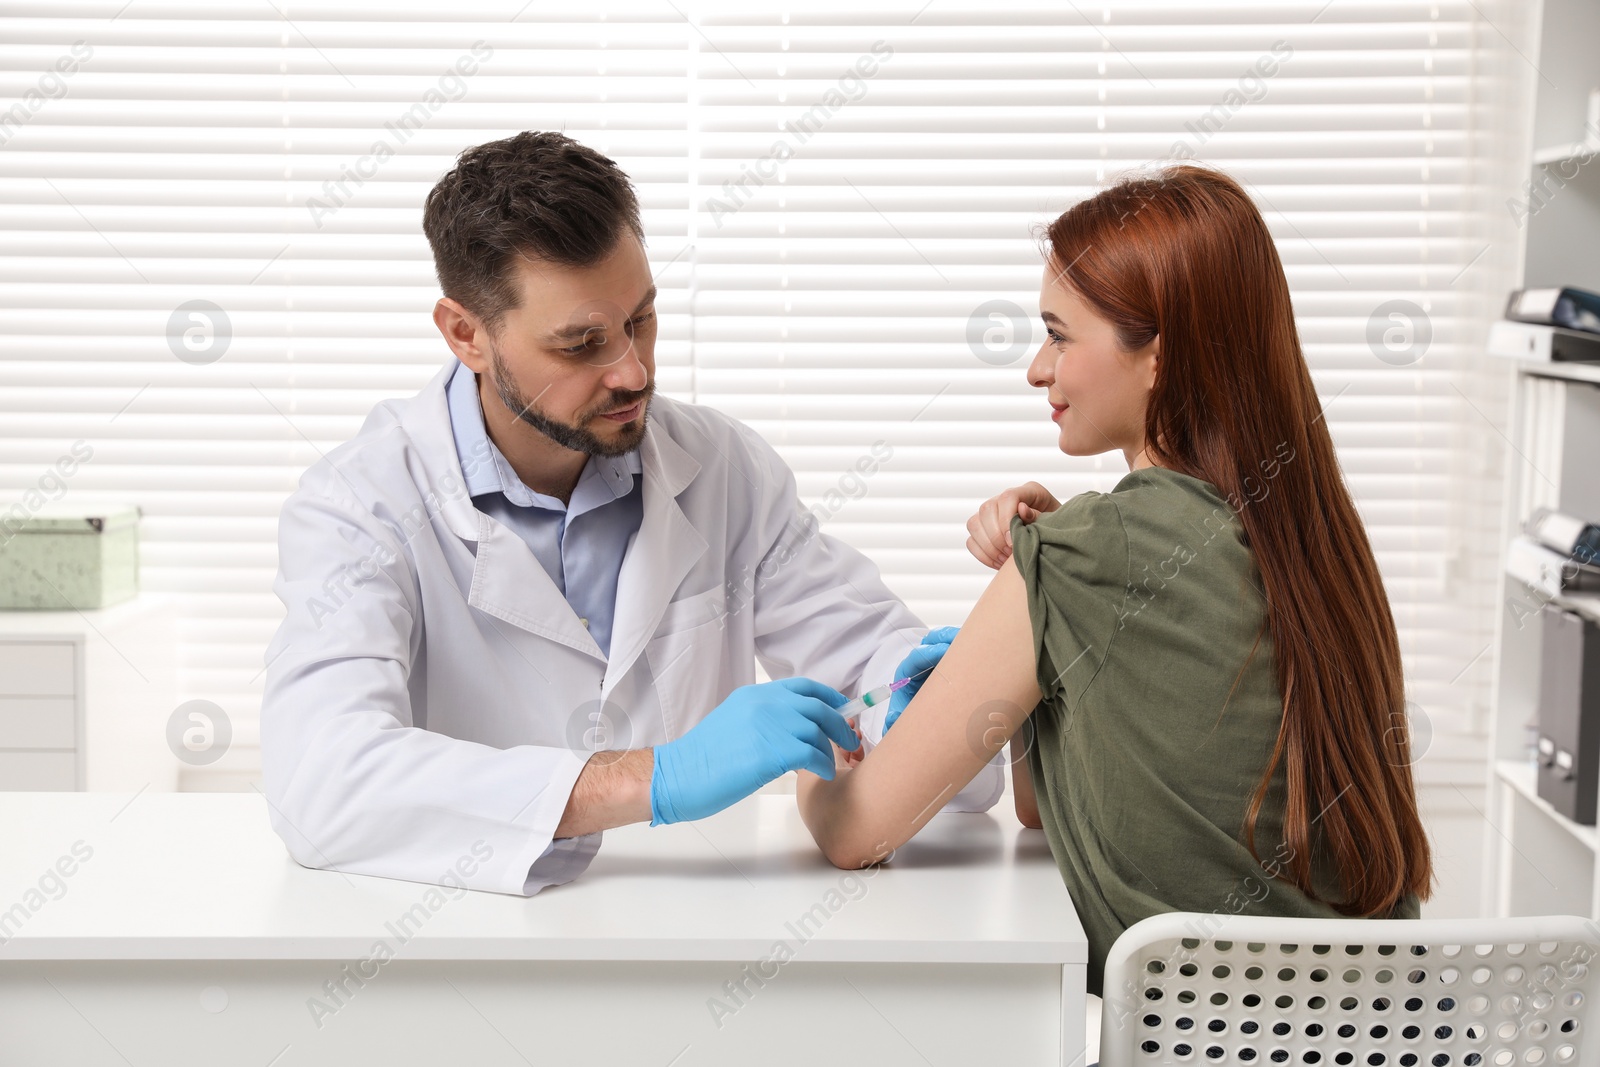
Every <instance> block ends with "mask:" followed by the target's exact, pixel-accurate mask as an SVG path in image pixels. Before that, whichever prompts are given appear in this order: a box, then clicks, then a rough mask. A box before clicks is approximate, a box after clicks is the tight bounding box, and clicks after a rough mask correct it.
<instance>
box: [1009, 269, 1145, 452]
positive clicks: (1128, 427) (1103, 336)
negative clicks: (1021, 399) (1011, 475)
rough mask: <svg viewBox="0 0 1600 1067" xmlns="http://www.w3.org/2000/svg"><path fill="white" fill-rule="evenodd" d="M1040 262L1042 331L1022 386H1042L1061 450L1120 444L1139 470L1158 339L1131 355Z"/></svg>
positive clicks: (1106, 325)
mask: <svg viewBox="0 0 1600 1067" xmlns="http://www.w3.org/2000/svg"><path fill="white" fill-rule="evenodd" d="M1056 277H1057V274H1056V271H1055V269H1054V268H1053V267H1052V266H1051V265H1050V264H1048V263H1047V264H1046V265H1045V269H1044V280H1043V283H1042V284H1041V285H1040V287H1039V315H1040V317H1041V318H1042V319H1044V324H1045V329H1046V330H1047V331H1048V334H1049V336H1048V337H1047V338H1046V339H1045V343H1044V344H1043V345H1042V346H1040V348H1039V351H1038V353H1037V354H1036V355H1035V356H1034V357H1033V362H1032V363H1030V364H1029V365H1028V384H1029V385H1033V386H1037V387H1038V388H1040V389H1043V390H1044V391H1045V397H1046V399H1047V400H1049V402H1050V407H1051V416H1050V417H1051V418H1052V419H1054V420H1055V422H1056V423H1057V425H1059V426H1060V428H1061V431H1060V441H1059V443H1060V446H1061V451H1063V452H1065V453H1066V454H1067V455H1069V456H1094V455H1099V454H1100V453H1101V452H1109V451H1111V450H1112V449H1120V450H1121V451H1122V453H1123V455H1124V457H1125V458H1126V459H1127V461H1128V467H1129V469H1136V468H1138V467H1145V466H1149V465H1150V461H1149V460H1148V459H1147V458H1145V456H1144V447H1145V442H1144V413H1145V404H1146V401H1147V400H1148V399H1149V397H1150V389H1151V387H1152V386H1153V385H1154V384H1155V380H1156V361H1157V360H1158V359H1159V357H1160V349H1161V338H1159V337H1157V338H1155V339H1154V340H1152V341H1151V342H1150V343H1149V344H1148V345H1146V346H1145V347H1143V348H1141V349H1139V350H1138V351H1135V352H1125V351H1123V350H1122V348H1120V347H1119V346H1118V344H1117V336H1116V331H1115V329H1114V328H1113V327H1112V325H1111V323H1110V322H1109V321H1107V320H1106V319H1103V318H1101V317H1100V316H1099V315H1098V314H1096V313H1095V312H1094V310H1093V309H1092V308H1091V307H1090V306H1089V305H1088V304H1086V303H1084V302H1083V301H1082V300H1081V299H1079V297H1078V295H1077V293H1075V292H1073V291H1072V290H1070V289H1068V288H1067V287H1066V286H1065V285H1063V284H1061V283H1060V282H1058V281H1056Z"/></svg>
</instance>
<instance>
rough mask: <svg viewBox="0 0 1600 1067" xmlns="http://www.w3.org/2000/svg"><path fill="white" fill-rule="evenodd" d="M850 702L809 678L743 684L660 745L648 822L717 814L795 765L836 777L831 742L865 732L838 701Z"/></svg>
mask: <svg viewBox="0 0 1600 1067" xmlns="http://www.w3.org/2000/svg"><path fill="white" fill-rule="evenodd" d="M847 702H848V698H846V697H845V695H844V694H843V693H841V692H839V691H838V690H836V689H831V688H829V687H828V686H825V685H823V684H822V683H821V682H814V681H812V680H811V679H810V678H784V679H782V680H780V681H776V682H764V683H762V684H761V685H746V686H740V687H739V688H738V689H735V690H734V691H733V692H732V693H730V694H728V699H726V700H724V701H723V702H722V703H721V704H718V705H717V706H716V707H715V708H713V709H711V713H710V714H709V715H707V716H706V717H705V718H704V719H701V720H700V721H699V722H698V723H696V724H695V725H694V726H693V727H692V728H691V729H690V730H689V732H688V733H686V734H684V735H683V736H682V737H680V738H678V739H677V740H676V741H668V742H667V743H666V744H664V745H657V746H656V747H655V767H654V771H653V772H652V775H651V778H650V825H651V826H660V825H662V824H663V823H674V822H684V821H686V820H691V819H703V818H705V817H706V816H707V815H714V814H716V813H717V812H719V811H721V810H722V809H723V808H725V807H727V806H728V805H729V804H733V803H735V802H737V801H740V800H743V799H744V798H745V797H747V796H749V795H750V794H751V793H754V792H755V791H756V790H757V789H760V788H761V787H762V786H764V785H766V784H767V783H768V782H770V781H772V780H773V779H774V778H777V777H779V776H780V775H783V774H787V773H788V772H790V771H794V770H800V769H801V768H804V769H805V770H808V771H811V772H813V773H814V774H816V775H817V776H818V777H820V778H827V779H829V780H830V781H831V780H832V778H833V746H832V745H830V744H829V743H828V742H829V740H830V739H831V740H832V741H833V742H834V743H836V744H837V745H838V746H839V747H840V748H843V749H846V750H848V751H851V752H854V751H855V750H856V749H857V748H859V747H860V745H861V740H860V738H858V737H856V734H855V731H854V730H852V729H851V728H850V724H849V723H848V722H846V721H845V718H844V716H843V715H840V714H839V712H838V711H837V710H835V709H837V708H839V707H840V706H841V705H843V704H845V703H847Z"/></svg>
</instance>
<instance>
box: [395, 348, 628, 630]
mask: <svg viewBox="0 0 1600 1067" xmlns="http://www.w3.org/2000/svg"><path fill="white" fill-rule="evenodd" d="M454 370H455V361H454V360H452V361H451V362H450V363H449V364H447V365H446V366H445V367H444V369H443V370H441V371H440V372H439V374H437V375H436V376H435V377H434V379H433V380H432V381H431V382H429V383H428V386H427V388H425V389H424V390H423V391H422V393H421V394H419V395H418V397H417V399H416V401H415V402H414V403H413V404H412V405H411V406H410V408H409V409H408V410H407V413H406V415H405V417H404V419H403V422H404V425H405V428H406V433H407V436H409V437H410V438H411V440H412V442H413V443H414V444H415V445H416V455H415V456H414V462H413V463H412V468H413V470H414V471H417V472H419V473H420V476H421V478H420V481H421V485H420V487H421V488H422V490H423V493H422V495H423V497H424V500H425V507H426V508H427V509H428V510H429V511H430V512H436V513H437V514H438V515H439V516H440V517H441V518H442V519H443V520H444V524H445V526H446V527H448V528H449V530H450V532H452V533H454V534H455V535H456V536H457V537H460V538H461V539H462V540H463V541H476V542H477V544H478V547H477V551H476V556H477V559H476V562H475V563H474V564H473V567H472V586H471V588H470V590H468V593H467V603H468V604H470V605H471V606H472V607H474V608H477V609H478V610H479V611H482V612H485V613H487V614H489V615H492V616H494V617H495V618H497V619H504V620H505V621H506V622H509V623H511V624H512V625H513V626H516V627H518V628H520V629H523V630H526V631H528V632H529V633H532V634H538V635H539V636H540V637H546V638H549V639H550V640H552V641H558V642H560V643H561V644H563V645H566V646H567V647H569V648H575V649H577V650H578V651H579V652H583V653H585V654H587V655H590V656H593V657H594V658H596V659H602V660H603V659H604V658H605V656H604V654H603V653H602V652H601V651H600V646H599V645H597V644H595V640H594V638H593V637H591V636H590V634H589V631H588V630H587V629H585V628H584V625H583V622H582V620H580V619H579V618H578V615H577V612H575V611H573V610H572V605H571V604H569V603H567V598H566V597H564V596H562V595H561V591H560V590H559V589H557V588H556V583H555V582H554V581H553V580H552V579H551V578H550V575H548V574H546V573H545V569H544V567H543V566H541V565H540V563H539V559H538V557H537V556H535V555H534V554H533V553H532V552H531V551H530V550H529V549H528V546H527V543H526V542H524V541H523V540H522V538H521V537H519V536H517V533H516V531H515V530H512V529H511V528H510V527H508V526H506V525H505V524H504V523H500V522H496V521H495V520H493V519H491V518H490V517H489V516H487V515H485V514H484V513H483V512H481V511H479V510H478V509H477V507H476V506H474V505H473V503H472V498H471V497H470V496H468V494H467V489H466V478H465V477H464V476H463V475H462V472H461V457H459V456H457V455H456V444H455V436H454V435H453V434H452V433H451V431H450V409H449V403H448V401H447V399H446V396H445V386H446V383H448V382H449V380H450V375H451V373H452V372H453V371H454Z"/></svg>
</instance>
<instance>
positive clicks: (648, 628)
mask: <svg viewBox="0 0 1600 1067" xmlns="http://www.w3.org/2000/svg"><path fill="white" fill-rule="evenodd" d="M639 458H640V463H641V466H643V468H644V518H643V521H642V522H641V523H640V525H639V532H638V534H637V535H636V536H635V537H634V539H633V543H632V544H631V545H629V546H628V554H627V556H626V557H624V559H623V561H622V572H621V573H620V574H619V575H618V576H617V606H616V614H615V621H614V623H613V624H612V628H611V662H610V663H609V664H607V666H606V678H605V683H604V690H605V691H606V692H610V691H611V689H612V687H613V686H615V685H616V683H617V682H618V681H619V680H620V679H621V678H622V677H623V675H625V674H627V673H628V670H629V668H631V667H632V666H633V664H634V662H635V661H636V660H637V659H638V658H639V655H640V653H642V652H643V651H644V647H645V645H646V644H648V643H649V641H650V638H651V637H653V636H654V635H655V631H656V626H657V625H658V624H659V623H660V622H661V616H662V615H663V614H664V613H665V612H666V609H667V603H668V602H669V601H670V600H671V599H672V595H673V594H674V593H675V592H677V590H678V585H679V583H681V582H682V581H683V579H684V578H685V577H686V576H687V575H688V573H689V571H690V570H691V569H692V568H693V567H694V565H695V564H696V563H697V562H699V560H700V557H701V556H703V555H705V552H706V547H707V545H706V539H705V538H704V537H702V536H701V535H700V531H698V530H696V529H695V528H694V525H693V524H692V523H690V521H689V519H688V516H686V515H684V513H683V509H682V508H681V507H679V506H678V494H679V493H681V492H682V491H683V490H684V488H685V487H687V486H688V484H689V483H690V482H691V481H693V480H694V477H695V475H696V474H698V473H699V472H700V464H699V462H698V461H696V460H695V458H694V457H693V456H691V455H690V454H689V453H688V452H686V451H684V449H683V448H682V446H680V445H679V444H678V443H677V442H676V441H674V440H673V439H672V438H671V437H669V436H667V434H666V433H665V432H664V431H663V429H662V424H661V420H659V419H654V420H652V421H651V423H650V428H649V430H648V431H647V432H646V433H645V436H644V440H643V441H642V442H641V443H640V446H639Z"/></svg>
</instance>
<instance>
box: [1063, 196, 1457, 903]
mask: <svg viewBox="0 0 1600 1067" xmlns="http://www.w3.org/2000/svg"><path fill="white" fill-rule="evenodd" d="M1048 238H1049V243H1050V250H1049V260H1050V262H1051V264H1052V267H1051V269H1052V270H1053V271H1056V272H1059V273H1058V275H1057V280H1058V283H1060V284H1065V285H1066V286H1068V287H1069V288H1070V289H1071V290H1072V291H1074V292H1076V293H1077V294H1078V295H1079V296H1080V297H1081V298H1082V299H1083V300H1085V301H1086V302H1087V303H1088V304H1089V305H1090V306H1092V307H1093V308H1095V309H1096V310H1097V311H1098V312H1099V314H1100V315H1102V316H1103V317H1104V318H1106V319H1107V320H1109V321H1110V322H1112V323H1113V324H1114V325H1115V326H1116V329H1117V337H1118V341H1119V343H1120V344H1121V345H1122V347H1123V348H1125V349H1128V350H1135V349H1138V348H1142V347H1143V346H1145V345H1147V344H1149V343H1150V341H1151V340H1152V339H1153V338H1155V337H1157V336H1159V337H1160V338H1161V348H1160V358H1159V360H1158V361H1157V369H1156V376H1155V385H1154V387H1153V389H1152V390H1151V393H1150V400H1149V406H1148V409H1147V412H1146V416H1145V440H1146V447H1147V449H1148V454H1149V456H1150V459H1151V460H1152V461H1153V462H1155V463H1157V464H1159V465H1161V466H1163V467H1168V468H1171V469H1173V470H1176V471H1179V472H1181V473H1184V474H1188V475H1191V476H1193V477H1196V478H1200V479H1203V480H1205V481H1207V482H1210V483H1211V484H1212V485H1214V486H1216V488H1217V489H1218V490H1219V491H1220V492H1221V494H1222V496H1223V498H1224V499H1226V500H1227V501H1228V502H1229V503H1230V504H1231V505H1232V506H1233V507H1234V510H1235V511H1237V513H1238V515H1239V518H1240V520H1241V521H1242V523H1243V525H1244V533H1245V538H1246V543H1247V544H1248V545H1249V546H1250V549H1251V551H1252V554H1253V556H1254V559H1255V563H1256V566H1257V568H1258V570H1259V571H1260V574H1261V584H1262V589H1261V592H1262V594H1263V595H1264V597H1265V600H1266V606H1267V610H1266V615H1267V620H1266V625H1267V626H1269V627H1270V630H1271V635H1272V648H1273V652H1274V654H1275V657H1276V664H1277V674H1278V682H1279V686H1280V689H1281V691H1282V693H1283V721H1282V725H1281V726H1280V728H1279V731H1278V738H1277V743H1276V745H1275V746H1274V747H1273V751H1272V756H1271V759H1270V760H1269V761H1268V763H1267V766H1266V771H1265V773H1264V774H1263V775H1262V777H1261V781H1260V783H1259V784H1258V785H1257V787H1256V790H1255V792H1254V794H1253V795H1252V797H1251V799H1250V802H1249V805H1248V808H1247V811H1246V813H1245V821H1244V836H1245V843H1246V844H1247V846H1248V847H1249V848H1250V850H1251V854H1252V855H1254V856H1256V858H1257V859H1258V860H1259V859H1260V855H1259V853H1257V851H1256V844H1255V831H1256V822H1257V819H1258V816H1259V815H1260V813H1261V808H1262V804H1263V801H1264V800H1265V798H1266V796H1267V792H1268V787H1269V786H1270V784H1271V782H1272V778H1273V774H1274V772H1275V770H1276V768H1277V767H1278V765H1279V764H1280V763H1282V764H1284V765H1285V769H1286V776H1285V777H1286V782H1287V787H1288V788H1287V796H1286V798H1285V809H1284V821H1283V828H1284V843H1285V844H1286V845H1287V846H1288V847H1289V848H1290V849H1292V853H1290V856H1291V858H1290V859H1289V861H1288V862H1287V863H1286V864H1284V865H1283V866H1284V875H1283V876H1284V877H1287V878H1288V879H1289V880H1290V881H1291V882H1292V884H1294V885H1295V886H1297V887H1298V888H1299V889H1301V890H1302V891H1304V892H1306V893H1307V894H1309V895H1312V896H1316V893H1315V892H1314V890H1313V888H1312V873H1311V872H1312V866H1311V858H1312V854H1313V847H1314V837H1313V835H1314V832H1315V830H1316V829H1317V828H1319V827H1320V830H1321V833H1322V839H1323V842H1325V847H1326V848H1327V849H1328V850H1329V852H1330V853H1331V855H1332V858H1333V860H1334V862H1335V865H1336V866H1337V869H1338V871H1339V876H1340V883H1341V890H1342V892H1343V896H1344V899H1343V900H1342V901H1331V902H1330V903H1333V904H1334V905H1335V906H1336V907H1337V908H1338V909H1339V910H1340V911H1342V912H1344V913H1345V914H1348V915H1380V914H1383V913H1386V912H1387V911H1388V910H1389V909H1390V908H1392V907H1393V906H1394V904H1395V903H1396V902H1397V901H1398V900H1399V899H1400V898H1401V897H1403V896H1404V895H1406V894H1408V893H1416V894H1417V895H1418V896H1419V898H1426V897H1427V896H1428V895H1429V893H1430V891H1431V884H1430V883H1431V880H1432V859H1431V855H1430V849H1429V846H1428V838H1427V834H1426V833H1425V832H1424V830H1423V827H1422V820H1421V818H1420V816H1419V815H1418V812H1417V800H1416V791H1415V788H1414V786H1413V783H1412V776H1411V742H1410V734H1409V731H1408V729H1407V726H1406V712H1405V686H1404V679H1403V677H1402V672H1401V665H1400V643H1399V639H1398V637H1397V635H1396V633H1395V625H1394V617H1393V615H1392V613H1391V612H1390V609H1389V600H1388V597H1387V595H1386V594H1385V592H1384V588H1383V582H1382V580H1381V578H1380V577H1379V575H1378V566H1377V563H1376V561H1375V560H1374V559H1373V556H1372V546H1371V544H1370V543H1369V542H1368V541H1367V535H1366V531H1365V529H1364V528H1363V526H1362V523H1361V518H1360V516H1359V515H1358V514H1357V513H1356V508H1355V504H1354V503H1353V502H1352V500H1351V498H1350V494H1349V492H1348V490H1347V489H1346V487H1345V484H1344V479H1343V476H1342V473H1341V471H1340V469H1339V462H1338V459H1337V458H1336V457H1335V455H1334V450H1333V440H1332V438H1331V437H1330V436H1329V434H1328V427H1327V422H1326V420H1324V419H1323V417H1322V415H1323V411H1322V406H1321V404H1320V402H1319V401H1318V400H1317V393H1316V390H1315V388H1314V387H1313V386H1312V382H1311V374H1310V371H1309V370H1308V369H1307V367H1306V362H1305V357H1304V355H1303V353H1302V352H1301V350H1300V339H1299V336H1298V335H1297V333H1296V331H1295V322H1294V309H1293V307H1292V306H1291V304H1290V300H1289V285H1288V281H1287V279H1286V278H1285V277H1284V273H1283V264H1282V263H1281V262H1280V261H1279V259H1278V252H1277V248H1276V247H1275V246H1274V245H1273V241H1272V236H1271V234H1270V233H1268V232H1267V226H1266V223H1265V222H1264V221H1263V220H1262V218H1261V215H1260V213H1259V212H1258V211H1257V210H1256V208H1255V205H1254V204H1252V203H1251V201H1250V198H1249V197H1248V196H1247V195H1246V194H1245V192H1244V190H1243V189H1241V188H1240V187H1239V185H1238V183H1237V182H1235V181H1234V180H1233V179H1231V178H1229V177H1227V176H1226V175H1224V174H1221V173H1218V172H1216V171H1213V170H1208V169H1206V168H1203V167H1197V166H1191V165H1182V166H1174V167H1170V168H1168V169H1165V170H1163V171H1160V172H1157V173H1153V174H1148V175H1139V176H1134V177H1129V178H1126V179H1124V180H1122V181H1121V182H1118V183H1117V184H1116V185H1114V186H1112V187H1111V188H1108V189H1106V190H1104V191H1102V192H1101V193H1099V194H1098V195H1096V196H1094V197H1092V198H1090V199H1088V200H1085V201H1083V202H1082V203H1080V204H1077V205H1076V206H1074V207H1073V208H1071V209H1070V210H1068V211H1067V212H1066V213H1065V214H1063V215H1062V216H1061V217H1060V218H1059V219H1057V220H1056V221H1055V222H1054V223H1053V224H1052V225H1051V226H1050V228H1049V230H1048ZM1285 455H1290V456H1291V458H1289V459H1288V460H1287V461H1285V460H1284V458H1283V457H1284V456H1285Z"/></svg>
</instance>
